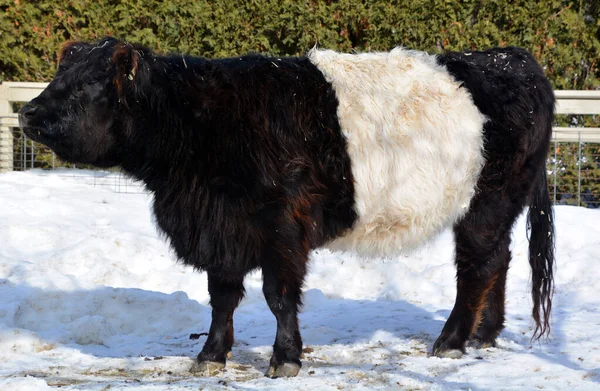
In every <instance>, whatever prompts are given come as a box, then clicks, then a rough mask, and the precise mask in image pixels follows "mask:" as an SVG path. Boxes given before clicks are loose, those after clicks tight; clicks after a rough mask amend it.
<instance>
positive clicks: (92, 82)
mask: <svg viewBox="0 0 600 391" xmlns="http://www.w3.org/2000/svg"><path fill="white" fill-rule="evenodd" d="M87 83H88V84H96V83H98V79H96V78H95V77H92V78H91V79H88V81H87Z"/></svg>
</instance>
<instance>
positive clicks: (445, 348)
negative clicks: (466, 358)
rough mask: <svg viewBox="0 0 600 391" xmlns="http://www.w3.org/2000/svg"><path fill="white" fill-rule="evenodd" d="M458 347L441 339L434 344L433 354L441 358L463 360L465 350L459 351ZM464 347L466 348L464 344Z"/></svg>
mask: <svg viewBox="0 0 600 391" xmlns="http://www.w3.org/2000/svg"><path fill="white" fill-rule="evenodd" d="M453 345H454V346H453ZM456 345H457V344H456V343H454V344H452V343H451V342H450V341H448V340H444V339H442V337H440V338H438V340H437V341H435V343H434V344H433V352H432V354H433V355H434V356H437V357H439V358H461V357H462V356H463V355H464V353H465V352H464V348H463V349H457V346H456ZM463 346H464V343H463Z"/></svg>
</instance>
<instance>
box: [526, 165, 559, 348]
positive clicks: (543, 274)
mask: <svg viewBox="0 0 600 391" xmlns="http://www.w3.org/2000/svg"><path fill="white" fill-rule="evenodd" d="M527 231H528V236H529V264H530V265H531V296H532V299H533V313H532V315H533V320H534V321H535V331H534V333H533V337H532V339H534V340H536V339H539V338H540V337H542V336H544V335H548V333H549V332H550V311H551V309H552V294H553V292H554V212H553V208H552V201H551V200H550V194H549V192H548V180H547V175H546V167H545V164H544V165H543V166H542V168H541V170H540V171H539V173H538V177H537V180H536V181H535V184H534V188H533V192H532V194H531V203H530V206H529V212H528V214H527Z"/></svg>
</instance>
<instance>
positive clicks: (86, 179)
mask: <svg viewBox="0 0 600 391" xmlns="http://www.w3.org/2000/svg"><path fill="white" fill-rule="evenodd" d="M11 130H12V136H13V170H14V171H25V170H31V169H41V170H55V171H57V172H58V175H59V176H61V177H68V178H72V179H75V180H77V182H78V183H84V184H87V185H92V186H101V187H106V188H110V189H112V190H113V191H115V192H117V193H143V192H145V188H144V185H143V184H142V183H141V182H139V181H136V180H134V179H132V178H130V177H128V176H127V175H125V174H123V173H122V172H121V171H119V170H118V169H114V170H97V169H95V168H93V167H91V166H82V165H79V166H78V165H75V164H70V163H65V162H62V161H61V160H60V159H59V158H58V157H57V156H56V155H55V154H54V152H52V150H50V148H48V147H46V146H45V145H43V144H39V143H36V142H34V141H32V140H31V139H30V138H29V137H27V136H26V135H25V134H24V133H23V131H22V130H21V129H19V128H12V129H11ZM74 169H76V170H74Z"/></svg>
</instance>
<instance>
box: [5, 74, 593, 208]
mask: <svg viewBox="0 0 600 391" xmlns="http://www.w3.org/2000/svg"><path fill="white" fill-rule="evenodd" d="M43 88H45V84H44V83H4V84H0V172H2V171H22V170H29V169H32V168H37V169H43V170H50V169H56V168H59V167H70V168H82V170H69V171H61V173H60V174H59V175H68V176H70V177H73V178H76V179H77V180H79V181H82V182H85V183H88V184H92V185H94V186H105V187H110V188H111V189H113V190H114V191H116V192H122V193H139V192H143V191H144V187H143V186H142V184H140V183H139V182H136V181H134V180H132V179H131V178H129V177H127V176H126V175H123V174H122V173H120V172H118V171H112V172H110V171H98V170H93V169H91V167H75V166H73V165H66V164H65V163H63V162H60V160H59V159H58V158H57V157H56V156H55V155H54V153H52V151H50V150H49V149H48V148H47V147H45V146H43V145H41V144H38V143H34V142H33V141H31V140H30V139H28V138H27V137H26V136H25V135H24V133H23V132H22V131H21V129H19V128H18V120H17V115H16V114H15V113H13V112H12V110H13V107H12V105H11V104H12V103H14V102H24V101H28V100H31V99H33V98H34V97H35V96H37V95H38V94H39V93H40V92H41V91H42V90H43ZM555 95H556V97H557V107H556V111H557V114H566V115H578V116H593V117H592V118H593V119H594V118H596V116H598V115H600V91H555ZM580 118H583V117H580ZM548 173H549V190H550V192H551V194H552V197H553V200H554V202H555V203H556V204H568V205H578V206H586V207H590V208H598V207H600V128H592V127H577V126H576V127H555V128H554V129H553V138H552V145H551V148H550V152H549V159H548Z"/></svg>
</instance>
